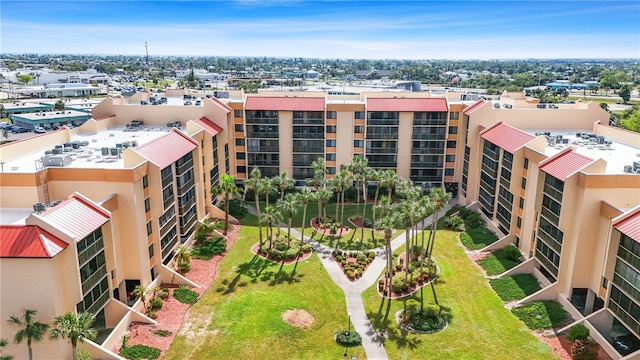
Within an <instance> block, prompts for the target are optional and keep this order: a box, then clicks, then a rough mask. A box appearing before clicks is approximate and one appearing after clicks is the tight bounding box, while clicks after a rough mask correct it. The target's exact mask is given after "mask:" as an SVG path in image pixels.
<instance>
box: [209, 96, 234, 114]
mask: <svg viewBox="0 0 640 360" xmlns="http://www.w3.org/2000/svg"><path fill="white" fill-rule="evenodd" d="M209 100H211V101H213V103H214V104H216V105H218V107H219V108H221V109H222V110H224V112H225V113H227V114H228V113H230V112H231V108H230V107H229V105H227V104H225V103H223V102H222V101H220V100H218V98H215V97H211V98H209Z"/></svg>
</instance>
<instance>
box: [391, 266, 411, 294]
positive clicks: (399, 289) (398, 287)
mask: <svg viewBox="0 0 640 360" xmlns="http://www.w3.org/2000/svg"><path fill="white" fill-rule="evenodd" d="M404 276H405V273H404V271H399V272H398V273H396V275H394V276H393V278H392V279H391V291H393V292H394V293H403V292H405V291H407V290H409V285H407V283H406V282H405V281H404Z"/></svg>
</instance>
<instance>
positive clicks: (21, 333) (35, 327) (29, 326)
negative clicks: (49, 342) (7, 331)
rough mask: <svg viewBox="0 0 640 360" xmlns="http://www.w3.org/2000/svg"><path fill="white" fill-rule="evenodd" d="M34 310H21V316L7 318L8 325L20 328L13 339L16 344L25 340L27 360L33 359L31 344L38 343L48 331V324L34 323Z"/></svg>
mask: <svg viewBox="0 0 640 360" xmlns="http://www.w3.org/2000/svg"><path fill="white" fill-rule="evenodd" d="M36 312H37V311H36V310H32V309H23V310H22V314H21V315H18V316H16V315H11V316H10V317H9V320H8V321H9V324H12V325H16V326H19V327H20V330H18V332H17V333H16V335H15V338H14V339H13V340H14V341H15V343H16V344H21V343H22V342H23V341H24V340H27V350H28V351H29V360H31V359H33V349H31V343H32V342H38V341H40V340H42V338H43V337H44V334H46V333H47V330H49V324H45V323H41V322H38V321H35V316H36Z"/></svg>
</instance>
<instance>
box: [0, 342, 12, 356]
mask: <svg viewBox="0 0 640 360" xmlns="http://www.w3.org/2000/svg"><path fill="white" fill-rule="evenodd" d="M7 345H9V340H7V339H5V338H1V339H0V360H13V355H5V354H3V353H2V349H4V348H5V347H6V346H7Z"/></svg>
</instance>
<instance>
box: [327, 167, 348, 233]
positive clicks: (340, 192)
mask: <svg viewBox="0 0 640 360" xmlns="http://www.w3.org/2000/svg"><path fill="white" fill-rule="evenodd" d="M352 181H353V177H352V176H351V173H350V172H349V171H347V170H346V169H340V172H338V173H337V174H336V175H335V176H334V177H333V179H331V183H332V185H333V188H334V189H335V191H336V221H337V220H338V218H339V219H340V223H341V224H344V193H345V191H347V189H348V188H349V187H350V186H351V182H352ZM340 208H341V209H340ZM338 210H341V214H340V215H339V213H338ZM339 216H340V217H339Z"/></svg>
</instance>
